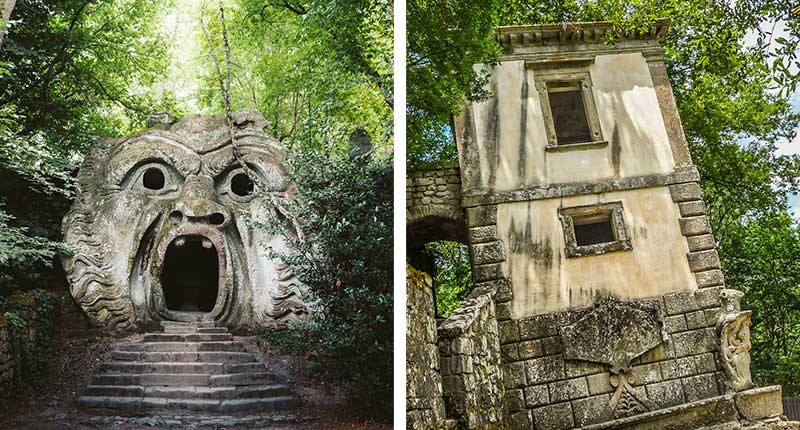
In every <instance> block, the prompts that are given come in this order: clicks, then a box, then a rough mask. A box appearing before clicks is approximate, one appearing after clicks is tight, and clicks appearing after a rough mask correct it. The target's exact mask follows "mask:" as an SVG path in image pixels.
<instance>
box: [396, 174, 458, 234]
mask: <svg viewBox="0 0 800 430" xmlns="http://www.w3.org/2000/svg"><path fill="white" fill-rule="evenodd" d="M427 216H436V217H440V218H445V219H450V220H463V218H464V217H463V215H462V210H461V178H460V176H459V173H458V169H443V170H425V171H420V172H415V173H411V174H409V175H408V177H407V178H406V217H407V222H408V223H411V222H414V221H417V220H420V219H422V218H425V217H427Z"/></svg>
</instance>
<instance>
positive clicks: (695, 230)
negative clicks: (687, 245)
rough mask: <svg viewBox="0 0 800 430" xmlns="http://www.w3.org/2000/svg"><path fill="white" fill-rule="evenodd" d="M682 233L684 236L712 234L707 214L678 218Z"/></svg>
mask: <svg viewBox="0 0 800 430" xmlns="http://www.w3.org/2000/svg"><path fill="white" fill-rule="evenodd" d="M678 222H680V226H681V233H682V234H683V235H684V236H697V235H706V234H711V224H710V223H709V222H708V217H706V216H705V215H701V216H693V217H689V218H680V219H678Z"/></svg>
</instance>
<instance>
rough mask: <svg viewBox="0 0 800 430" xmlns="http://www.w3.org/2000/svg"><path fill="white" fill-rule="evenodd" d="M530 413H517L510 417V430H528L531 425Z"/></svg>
mask: <svg viewBox="0 0 800 430" xmlns="http://www.w3.org/2000/svg"><path fill="white" fill-rule="evenodd" d="M531 421H532V420H531V413H530V411H522V412H517V413H515V414H513V415H511V429H512V430H530V429H531V428H532V424H531Z"/></svg>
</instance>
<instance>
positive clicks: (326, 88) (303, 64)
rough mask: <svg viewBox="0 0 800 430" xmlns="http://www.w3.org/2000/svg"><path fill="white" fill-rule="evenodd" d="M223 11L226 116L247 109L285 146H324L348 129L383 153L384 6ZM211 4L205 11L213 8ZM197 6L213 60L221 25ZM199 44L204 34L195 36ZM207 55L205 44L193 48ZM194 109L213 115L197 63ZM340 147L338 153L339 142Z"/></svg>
mask: <svg viewBox="0 0 800 430" xmlns="http://www.w3.org/2000/svg"><path fill="white" fill-rule="evenodd" d="M233 3H234V4H232V5H230V6H228V7H227V8H226V11H225V16H226V26H227V28H228V39H229V44H230V55H231V58H232V60H231V62H232V65H233V67H232V70H231V73H232V75H233V79H232V85H231V87H232V88H231V92H232V100H231V104H232V108H233V110H236V109H240V108H244V107H251V108H252V107H254V108H257V109H259V110H260V111H261V112H262V113H263V114H264V116H265V117H266V118H267V120H268V121H269V122H270V126H269V129H268V131H269V132H270V133H271V134H273V135H274V136H276V137H278V138H279V139H280V140H282V141H284V142H285V143H287V144H295V143H297V144H301V145H302V146H306V147H314V148H318V149H319V148H330V147H331V146H334V145H339V142H347V137H348V136H349V135H350V134H351V133H352V132H353V130H355V129H356V128H357V127H360V128H363V129H365V130H366V131H367V132H368V133H369V134H370V135H371V136H373V143H374V144H375V145H377V146H386V145H388V144H390V143H391V137H392V127H391V119H392V113H391V111H392V99H393V96H392V87H393V80H392V64H393V63H392V26H391V25H392V23H391V14H390V13H391V8H390V4H389V3H387V2H386V1H349V0H311V1H287V2H268V1H263V0H236V1H235V2H233ZM213 4H214V2H212V4H211V5H213ZM211 5H209V7H207V11H208V13H207V19H208V24H209V33H210V35H211V37H212V39H213V41H214V44H215V46H216V48H217V49H215V52H216V54H217V55H218V56H220V58H222V55H223V51H222V46H223V43H222V40H221V38H222V37H221V36H222V35H221V31H220V30H221V29H220V27H221V25H220V22H219V18H218V15H217V14H215V13H214V12H215V11H216V9H215V8H214V7H211ZM197 37H199V38H204V37H205V36H204V35H199V34H198V35H197ZM200 44H201V45H202V46H203V49H206V50H207V46H208V44H207V43H206V42H201V43H200ZM203 68H204V74H203V77H202V81H201V86H200V88H199V90H198V92H199V94H198V95H199V98H200V102H201V104H202V105H203V106H205V107H208V108H210V109H211V110H212V111H214V112H221V111H222V98H221V97H220V92H219V86H218V83H217V75H216V71H215V70H214V68H213V67H212V64H211V62H206V63H205V65H204V66H203ZM339 149H340V150H341V149H344V148H343V146H341V145H340V148H339Z"/></svg>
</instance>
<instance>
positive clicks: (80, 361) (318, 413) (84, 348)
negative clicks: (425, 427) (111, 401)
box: [0, 335, 392, 430]
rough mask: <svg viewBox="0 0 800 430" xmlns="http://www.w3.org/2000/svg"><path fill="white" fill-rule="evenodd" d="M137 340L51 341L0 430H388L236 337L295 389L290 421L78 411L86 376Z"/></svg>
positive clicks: (299, 366) (293, 364) (7, 404)
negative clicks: (45, 370) (43, 369)
mask: <svg viewBox="0 0 800 430" xmlns="http://www.w3.org/2000/svg"><path fill="white" fill-rule="evenodd" d="M137 336H139V335H136V336H131V337H127V338H123V339H115V338H110V337H103V336H97V337H95V336H91V335H82V336H77V337H63V338H60V339H57V342H56V345H55V347H54V351H53V353H52V354H51V356H52V357H53V363H52V368H53V371H52V372H51V375H50V376H49V380H48V382H47V383H46V384H43V386H40V387H36V388H34V387H27V388H26V389H24V390H21V391H20V392H18V393H13V394H11V395H8V394H6V393H4V394H5V397H7V399H6V400H4V401H3V402H2V404H3V407H2V408H0V429H4V430H5V429H20V430H22V429H24V430H28V429H30V430H89V429H112V428H113V429H120V430H139V429H148V430H149V429H161V428H176V429H177V428H189V429H194V428H199V429H219V430H221V429H229V428H230V429H253V428H258V429H274V430H299V429H303V430H305V429H330V430H339V429H341V430H344V429H368V430H389V429H391V428H392V426H391V425H389V424H376V423H370V422H365V421H363V420H357V419H354V418H352V417H349V416H348V415H347V413H346V411H347V408H346V406H345V404H344V402H343V401H342V399H340V398H338V397H337V396H336V395H335V390H331V389H326V388H324V387H322V386H321V385H319V384H316V383H315V382H314V381H312V380H311V379H310V378H309V377H308V375H306V374H305V372H304V369H305V363H304V362H303V360H302V358H300V357H296V356H287V355H278V354H271V353H267V352H264V351H263V350H262V349H261V348H259V347H258V345H257V344H256V343H255V338H253V337H238V338H237V340H242V341H244V342H245V343H246V344H247V349H248V350H250V351H252V352H256V353H257V355H258V357H259V358H260V359H261V360H262V361H264V362H265V363H267V366H268V367H269V368H270V369H271V370H272V371H274V372H275V373H277V374H278V375H279V377H280V378H281V379H282V380H283V381H285V382H286V383H287V384H288V385H290V386H293V387H295V388H296V393H297V395H298V397H300V398H301V399H302V400H303V406H302V407H301V408H300V409H299V410H296V411H293V413H292V414H291V415H286V414H282V415H269V416H262V417H258V416H225V417H219V416H201V415H183V416H141V417H132V418H123V417H114V416H103V417H95V416H91V415H87V414H84V413H82V412H81V411H80V410H78V408H77V406H76V401H77V399H78V397H80V395H81V393H82V392H83V390H84V388H85V387H86V385H87V384H88V383H89V381H90V379H91V376H92V374H93V373H94V372H96V371H97V370H98V369H99V367H100V365H101V364H102V363H103V362H104V361H107V360H109V358H110V354H111V351H112V350H114V349H115V348H116V346H117V345H118V344H120V343H125V342H129V341H133V340H137V339H138V337H137Z"/></svg>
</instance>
